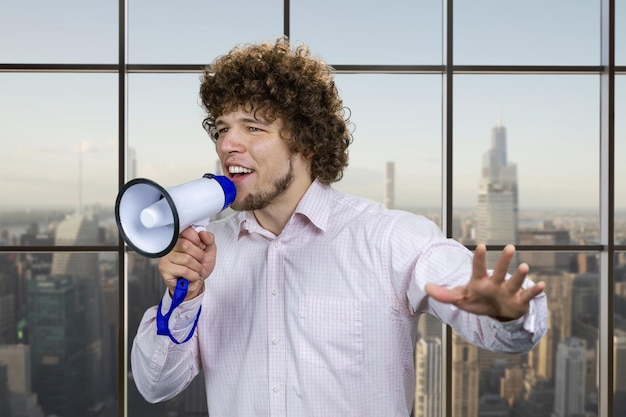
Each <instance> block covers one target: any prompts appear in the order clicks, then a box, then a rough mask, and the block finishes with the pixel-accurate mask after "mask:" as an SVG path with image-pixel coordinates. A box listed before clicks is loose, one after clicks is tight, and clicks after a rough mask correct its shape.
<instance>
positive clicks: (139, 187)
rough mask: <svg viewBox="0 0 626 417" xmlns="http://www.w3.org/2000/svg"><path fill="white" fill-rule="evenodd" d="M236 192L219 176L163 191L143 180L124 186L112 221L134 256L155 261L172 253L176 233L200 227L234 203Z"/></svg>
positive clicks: (176, 237)
mask: <svg viewBox="0 0 626 417" xmlns="http://www.w3.org/2000/svg"><path fill="white" fill-rule="evenodd" d="M236 193H237V191H236V188H235V185H234V184H233V183H232V181H231V180H229V179H228V178H226V177H224V176H221V175H213V174H204V176H202V178H200V179H197V180H195V181H191V182H188V183H185V184H182V185H178V186H175V187H171V188H167V189H165V188H163V187H162V186H160V185H159V184H157V183H155V182H154V181H152V180H149V179H146V178H136V179H134V180H130V181H129V182H127V183H126V184H125V185H124V186H123V187H122V188H121V189H120V192H119V194H118V196H117V200H116V202H115V221H116V222H117V227H118V229H119V231H120V234H121V235H122V238H123V239H124V241H125V242H126V243H127V244H128V246H130V247H131V248H133V249H134V250H135V251H136V252H138V253H139V254H141V255H143V256H147V257H150V258H158V257H161V256H163V255H165V254H167V253H168V252H169V251H171V250H172V248H173V247H174V245H175V244H176V240H177V239H178V235H179V234H180V232H182V231H183V230H185V229H186V228H187V227H189V226H194V227H196V228H200V227H204V226H206V224H207V223H208V222H209V219H210V218H211V217H212V216H214V215H215V214H218V213H220V212H221V211H223V210H225V209H226V208H228V207H229V206H230V205H231V204H232V202H233V201H234V200H235V196H236Z"/></svg>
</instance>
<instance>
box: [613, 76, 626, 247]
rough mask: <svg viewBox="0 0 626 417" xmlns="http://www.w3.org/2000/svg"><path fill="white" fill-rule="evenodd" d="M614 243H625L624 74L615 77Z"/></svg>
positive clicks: (625, 115) (625, 89)
mask: <svg viewBox="0 0 626 417" xmlns="http://www.w3.org/2000/svg"><path fill="white" fill-rule="evenodd" d="M614 166H615V243H617V244H621V245H626V193H624V192H623V190H625V189H626V76H624V75H620V76H616V77H615V164H614Z"/></svg>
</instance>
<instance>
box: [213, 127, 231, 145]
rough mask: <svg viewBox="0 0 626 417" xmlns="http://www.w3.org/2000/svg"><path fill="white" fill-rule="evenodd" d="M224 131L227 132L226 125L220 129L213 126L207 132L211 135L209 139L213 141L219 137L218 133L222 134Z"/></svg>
mask: <svg viewBox="0 0 626 417" xmlns="http://www.w3.org/2000/svg"><path fill="white" fill-rule="evenodd" d="M226 132H228V128H227V127H222V128H220V129H217V128H216V127H215V126H214V127H213V129H212V130H211V132H210V133H209V134H210V135H211V139H213V142H217V140H218V139H219V138H220V135H222V134H224V133H226Z"/></svg>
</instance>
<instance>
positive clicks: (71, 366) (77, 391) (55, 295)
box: [27, 277, 89, 416]
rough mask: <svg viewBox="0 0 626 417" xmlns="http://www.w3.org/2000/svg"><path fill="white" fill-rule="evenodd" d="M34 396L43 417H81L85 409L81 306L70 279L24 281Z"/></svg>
mask: <svg viewBox="0 0 626 417" xmlns="http://www.w3.org/2000/svg"><path fill="white" fill-rule="evenodd" d="M27 312H28V313H27V314H28V323H29V327H30V342H31V366H32V382H33V391H35V392H36V393H37V395H38V397H39V403H40V404H41V407H42V408H43V410H44V411H45V413H46V415H51V414H56V415H59V416H82V415H86V412H87V405H88V398H87V393H88V388H89V387H88V386H87V383H88V379H87V370H86V365H87V361H86V359H85V342H84V333H85V321H84V315H85V311H84V306H83V305H82V303H81V302H80V296H79V294H78V290H77V286H76V285H75V284H74V282H73V280H72V279H71V278H61V277H58V278H56V279H40V280H34V279H33V280H30V281H28V305H27Z"/></svg>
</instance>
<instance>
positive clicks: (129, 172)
mask: <svg viewBox="0 0 626 417" xmlns="http://www.w3.org/2000/svg"><path fill="white" fill-rule="evenodd" d="M127 150H128V155H127V158H126V160H127V161H128V162H127V163H126V179H127V180H132V179H133V178H137V151H135V148H130V147H129V148H127Z"/></svg>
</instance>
